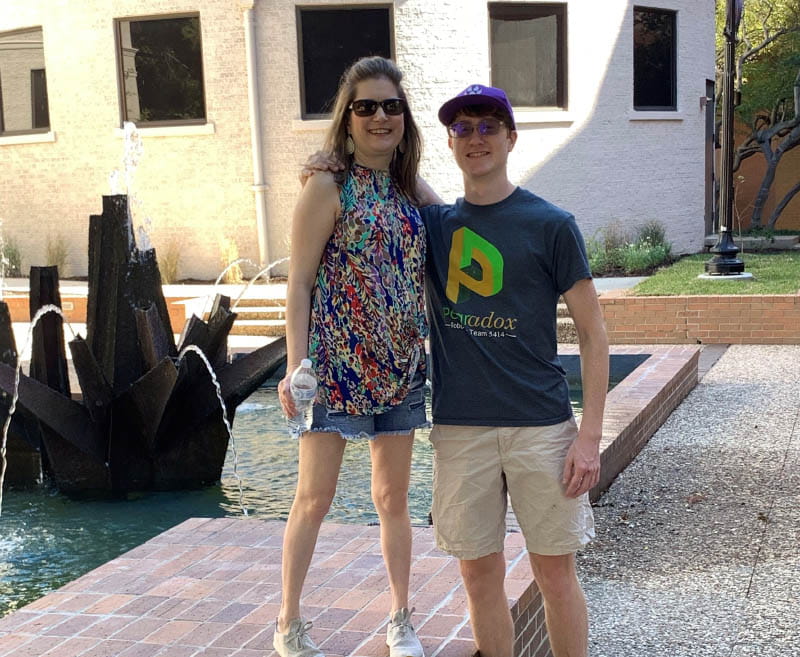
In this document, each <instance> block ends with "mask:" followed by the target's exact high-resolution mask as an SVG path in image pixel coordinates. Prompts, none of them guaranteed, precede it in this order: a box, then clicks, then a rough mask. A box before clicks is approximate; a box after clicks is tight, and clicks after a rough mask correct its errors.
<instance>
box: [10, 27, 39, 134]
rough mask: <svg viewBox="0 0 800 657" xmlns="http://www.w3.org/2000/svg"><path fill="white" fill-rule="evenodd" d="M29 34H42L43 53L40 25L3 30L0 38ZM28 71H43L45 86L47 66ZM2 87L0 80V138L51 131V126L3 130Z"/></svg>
mask: <svg viewBox="0 0 800 657" xmlns="http://www.w3.org/2000/svg"><path fill="white" fill-rule="evenodd" d="M29 32H41V34H42V53H44V27H42V26H41V25H40V26H38V27H25V28H21V29H18V30H4V31H2V32H0V36H10V35H13V34H27V33H29ZM45 64H46V62H45ZM30 70H32V71H33V70H44V71H45V85H46V84H47V81H46V78H47V73H46V71H47V66H46V65H45V68H44V69H30ZM32 92H33V90H32V89H31V106H33V102H34V101H33V93H32ZM45 94H47V88H46V86H45ZM47 100H48V107H47V113H48V118H49V114H50V106H49V98H48V99H47ZM3 102H4V101H3V87H2V79H0V137H17V136H20V135H42V134H47V133H48V132H50V131H51V126H49V125H48V126H47V127H46V128H33V127H31V128H25V129H23V130H6V129H5V127H6V126H5V115H4V113H3V112H4V110H3ZM31 125H33V107H31Z"/></svg>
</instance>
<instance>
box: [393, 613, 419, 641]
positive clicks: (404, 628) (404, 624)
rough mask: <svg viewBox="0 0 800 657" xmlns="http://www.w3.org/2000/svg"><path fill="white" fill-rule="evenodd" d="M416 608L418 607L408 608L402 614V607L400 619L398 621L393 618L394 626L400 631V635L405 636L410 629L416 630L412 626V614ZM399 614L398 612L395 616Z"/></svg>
mask: <svg viewBox="0 0 800 657" xmlns="http://www.w3.org/2000/svg"><path fill="white" fill-rule="evenodd" d="M415 610H416V607H412V608H411V609H409V610H406V613H405V614H402V609H401V610H399V612H400V614H399V615H400V619H399V620H398V621H395V620H394V618H393V619H392V627H393V628H395V629H396V630H397V631H398V633H399V634H400V636H405V635H406V634H408V631H409V630H411V631H412V632H413V631H414V628H413V627H412V626H411V614H413V613H414V611H415ZM397 615H398V613H395V616H397Z"/></svg>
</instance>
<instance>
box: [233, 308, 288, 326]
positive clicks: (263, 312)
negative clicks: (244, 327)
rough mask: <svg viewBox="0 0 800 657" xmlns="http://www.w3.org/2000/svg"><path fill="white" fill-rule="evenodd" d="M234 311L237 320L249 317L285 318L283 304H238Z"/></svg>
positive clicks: (248, 318)
mask: <svg viewBox="0 0 800 657" xmlns="http://www.w3.org/2000/svg"><path fill="white" fill-rule="evenodd" d="M235 312H236V315H237V317H236V321H237V322H241V321H245V320H250V319H280V320H285V319H286V307H285V306H242V305H241V304H239V305H238V306H237V307H236V311H235Z"/></svg>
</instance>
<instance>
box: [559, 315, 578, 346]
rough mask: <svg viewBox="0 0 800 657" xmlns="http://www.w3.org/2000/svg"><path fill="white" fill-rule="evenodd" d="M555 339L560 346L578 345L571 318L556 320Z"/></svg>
mask: <svg viewBox="0 0 800 657" xmlns="http://www.w3.org/2000/svg"><path fill="white" fill-rule="evenodd" d="M556 338H557V339H558V342H559V343H561V344H578V330H577V329H576V328H575V323H574V322H573V321H572V318H571V317H559V318H558V319H556Z"/></svg>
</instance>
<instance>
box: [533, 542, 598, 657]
mask: <svg viewBox="0 0 800 657" xmlns="http://www.w3.org/2000/svg"><path fill="white" fill-rule="evenodd" d="M530 558H531V566H532V567H533V575H534V577H535V578H536V583H537V584H538V585H539V590H540V591H541V592H542V598H544V611H545V618H546V620H547V634H548V635H549V637H550V648H551V649H552V651H553V657H586V654H587V650H588V647H587V646H588V641H589V638H588V637H589V621H588V614H587V611H586V598H585V597H584V595H583V589H582V588H581V585H580V582H579V581H578V576H577V574H576V573H575V555H574V554H563V555H559V556H545V555H541V554H531V555H530Z"/></svg>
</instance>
